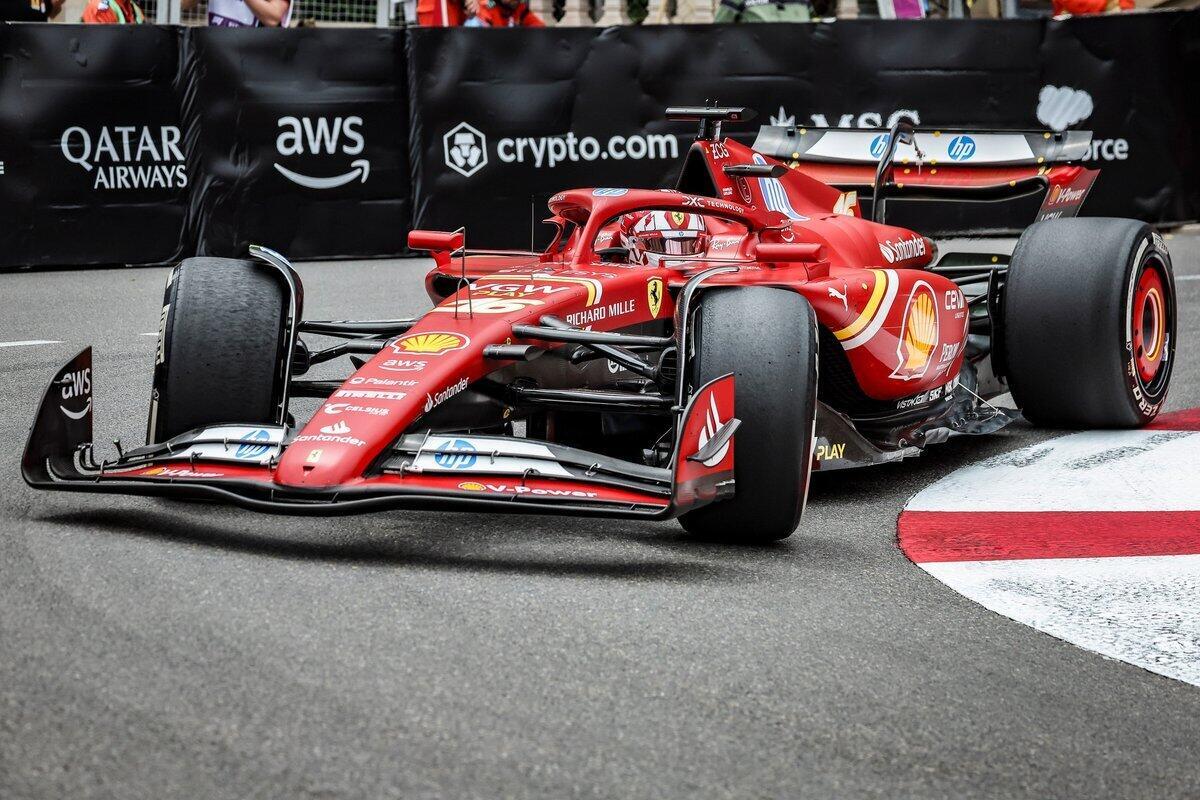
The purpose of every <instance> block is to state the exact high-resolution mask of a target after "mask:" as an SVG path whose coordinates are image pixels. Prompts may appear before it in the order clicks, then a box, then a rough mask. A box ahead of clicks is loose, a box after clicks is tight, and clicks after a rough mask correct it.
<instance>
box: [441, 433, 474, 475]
mask: <svg viewBox="0 0 1200 800" xmlns="http://www.w3.org/2000/svg"><path fill="white" fill-rule="evenodd" d="M433 460H434V463H436V464H437V465H438V466H439V467H441V468H442V469H470V468H471V467H473V466H475V462H476V461H478V460H479V451H477V450H476V449H475V448H474V447H472V446H471V443H470V442H468V441H464V440H463V439H455V440H454V441H452V442H446V443H445V444H444V445H442V446H441V447H439V448H438V449H437V452H436V453H434V455H433Z"/></svg>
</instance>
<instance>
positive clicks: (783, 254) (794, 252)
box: [754, 242, 822, 264]
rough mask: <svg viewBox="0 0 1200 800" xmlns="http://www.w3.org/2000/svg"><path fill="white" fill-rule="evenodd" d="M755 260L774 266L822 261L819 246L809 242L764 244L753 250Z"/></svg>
mask: <svg viewBox="0 0 1200 800" xmlns="http://www.w3.org/2000/svg"><path fill="white" fill-rule="evenodd" d="M754 257H755V258H756V259H758V260H759V261H771V262H774V263H776V264H801V263H803V264H811V263H813V262H815V261H820V260H822V253H821V245H819V244H813V243H810V242H794V243H766V244H760V245H759V246H758V249H757V250H755V256H754Z"/></svg>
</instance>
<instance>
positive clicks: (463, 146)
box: [442, 122, 488, 178]
mask: <svg viewBox="0 0 1200 800" xmlns="http://www.w3.org/2000/svg"><path fill="white" fill-rule="evenodd" d="M442 146H443V148H444V149H445V153H446V166H447V167H449V168H450V169H452V170H454V171H455V172H457V173H458V174H459V175H462V176H463V177H464V178H469V177H471V176H472V175H474V174H475V173H476V172H479V170H481V169H483V168H484V167H485V166H487V162H488V156H487V137H486V136H484V135H483V134H482V133H481V132H480V131H478V130H477V129H475V128H473V127H471V126H470V125H468V124H467V123H465V122H460V123H458V124H457V125H455V126H454V127H453V128H451V129H450V131H449V132H448V133H447V134H446V135H445V136H443V137H442Z"/></svg>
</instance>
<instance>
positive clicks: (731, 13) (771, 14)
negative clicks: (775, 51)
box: [713, 0, 812, 23]
mask: <svg viewBox="0 0 1200 800" xmlns="http://www.w3.org/2000/svg"><path fill="white" fill-rule="evenodd" d="M811 19H812V10H811V7H810V6H809V4H808V2H807V0H721V4H720V5H719V6H717V13H716V14H714V15H713V22H721V23H740V22H808V21H810V20H811Z"/></svg>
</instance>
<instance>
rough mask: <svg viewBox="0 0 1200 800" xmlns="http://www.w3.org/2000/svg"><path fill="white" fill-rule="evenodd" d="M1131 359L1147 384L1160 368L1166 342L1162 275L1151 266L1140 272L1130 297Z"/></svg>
mask: <svg viewBox="0 0 1200 800" xmlns="http://www.w3.org/2000/svg"><path fill="white" fill-rule="evenodd" d="M1130 313H1131V314H1132V316H1133V319H1132V320H1131V323H1132V324H1131V328H1132V331H1133V358H1134V362H1135V363H1136V365H1137V371H1138V376H1139V377H1140V378H1141V379H1142V382H1143V383H1146V384H1149V383H1150V382H1151V381H1153V380H1154V377H1155V376H1156V375H1158V372H1159V370H1161V369H1162V366H1163V354H1164V353H1165V351H1166V340H1167V313H1168V312H1167V302H1166V292H1165V291H1164V289H1163V280H1162V275H1161V274H1159V271H1158V269H1156V268H1155V267H1154V266H1153V265H1152V264H1147V265H1146V266H1145V267H1144V268H1143V269H1142V274H1141V276H1139V278H1138V284H1137V289H1136V290H1135V291H1134V293H1133V307H1132V308H1131V309H1130Z"/></svg>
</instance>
